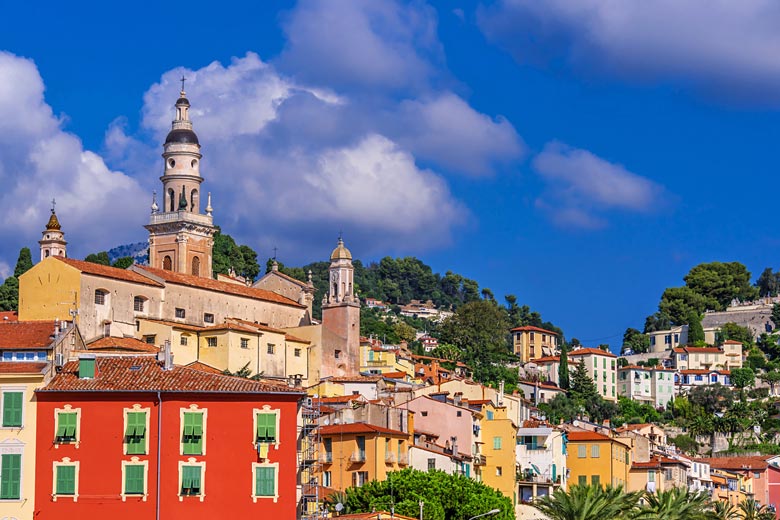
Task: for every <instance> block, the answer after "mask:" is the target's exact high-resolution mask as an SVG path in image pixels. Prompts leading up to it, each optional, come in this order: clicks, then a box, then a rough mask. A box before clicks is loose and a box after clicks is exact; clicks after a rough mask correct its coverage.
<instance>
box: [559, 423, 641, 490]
mask: <svg viewBox="0 0 780 520" xmlns="http://www.w3.org/2000/svg"><path fill="white" fill-rule="evenodd" d="M567 436H568V439H569V444H568V447H567V452H566V467H567V469H568V470H569V485H570V486H571V485H577V484H579V485H584V484H601V485H602V486H606V485H610V484H611V485H613V486H623V487H627V486H628V485H629V482H630V473H629V470H630V468H631V450H630V447H629V446H627V445H625V444H623V443H622V442H620V441H618V440H617V439H612V438H610V437H607V436H606V435H602V434H601V433H596V432H588V431H572V432H569V433H568V435H567Z"/></svg>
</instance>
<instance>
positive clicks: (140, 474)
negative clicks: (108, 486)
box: [122, 463, 146, 498]
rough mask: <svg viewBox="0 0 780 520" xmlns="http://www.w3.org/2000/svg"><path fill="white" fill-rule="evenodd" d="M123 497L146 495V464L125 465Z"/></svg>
mask: <svg viewBox="0 0 780 520" xmlns="http://www.w3.org/2000/svg"><path fill="white" fill-rule="evenodd" d="M124 470H125V478H124V489H123V490H122V494H123V495H145V494H146V464H130V463H128V464H124ZM123 498H124V497H123Z"/></svg>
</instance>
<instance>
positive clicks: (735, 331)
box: [720, 323, 754, 350]
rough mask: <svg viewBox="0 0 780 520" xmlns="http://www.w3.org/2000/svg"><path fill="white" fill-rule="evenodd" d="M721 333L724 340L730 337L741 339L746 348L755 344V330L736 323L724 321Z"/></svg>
mask: <svg viewBox="0 0 780 520" xmlns="http://www.w3.org/2000/svg"><path fill="white" fill-rule="evenodd" d="M720 335H721V337H722V338H723V340H724V341H725V340H728V339H730V340H733V341H739V342H740V343H742V347H743V348H744V349H746V350H747V349H749V348H750V347H752V346H753V344H754V339H753V332H752V331H751V330H750V329H749V328H747V327H742V326H740V325H737V324H736V323H724V324H723V325H722V326H721V327H720Z"/></svg>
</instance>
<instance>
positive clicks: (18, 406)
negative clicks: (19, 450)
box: [3, 392, 24, 426]
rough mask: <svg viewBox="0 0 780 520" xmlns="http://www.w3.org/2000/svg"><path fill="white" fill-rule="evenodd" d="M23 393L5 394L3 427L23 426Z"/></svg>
mask: <svg viewBox="0 0 780 520" xmlns="http://www.w3.org/2000/svg"><path fill="white" fill-rule="evenodd" d="M23 395H24V394H23V393H22V392H4V393H3V426H21V425H22V396H23Z"/></svg>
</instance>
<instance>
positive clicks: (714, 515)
mask: <svg viewBox="0 0 780 520" xmlns="http://www.w3.org/2000/svg"><path fill="white" fill-rule="evenodd" d="M710 518H711V519H712V520H739V519H740V518H741V516H740V514H739V509H738V508H737V507H736V506H734V505H732V504H730V503H728V502H721V501H720V500H718V501H717V502H714V503H713V504H712V511H711V512H710Z"/></svg>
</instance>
